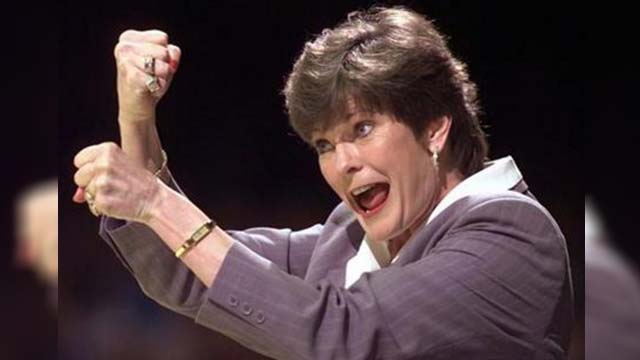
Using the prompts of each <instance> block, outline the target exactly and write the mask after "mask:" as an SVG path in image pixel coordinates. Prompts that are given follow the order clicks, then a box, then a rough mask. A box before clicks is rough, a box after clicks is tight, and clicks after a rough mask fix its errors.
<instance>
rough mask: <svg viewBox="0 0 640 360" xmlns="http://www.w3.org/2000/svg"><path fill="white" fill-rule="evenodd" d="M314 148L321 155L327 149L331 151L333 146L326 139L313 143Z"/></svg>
mask: <svg viewBox="0 0 640 360" xmlns="http://www.w3.org/2000/svg"><path fill="white" fill-rule="evenodd" d="M315 148H316V152H317V153H318V155H322V154H324V153H326V152H328V151H331V149H333V146H332V145H331V143H330V142H328V141H327V140H318V141H316V143H315Z"/></svg>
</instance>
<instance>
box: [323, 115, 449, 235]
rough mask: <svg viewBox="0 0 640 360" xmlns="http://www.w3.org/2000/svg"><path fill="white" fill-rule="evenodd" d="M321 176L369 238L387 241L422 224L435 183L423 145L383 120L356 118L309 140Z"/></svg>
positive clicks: (406, 129)
mask: <svg viewBox="0 0 640 360" xmlns="http://www.w3.org/2000/svg"><path fill="white" fill-rule="evenodd" d="M313 144H314V146H315V148H316V150H317V151H318V154H319V163H320V170H321V172H322V175H323V176H324V178H325V180H326V181H327V183H329V185H330V186H331V188H332V189H333V190H334V191H335V192H336V194H338V196H339V197H340V199H342V201H344V202H345V203H346V204H348V205H349V207H350V208H351V209H352V210H353V212H354V213H355V214H356V215H357V218H358V221H359V222H360V224H361V225H362V227H363V228H364V230H365V232H366V233H367V236H368V237H369V238H370V239H372V240H374V241H379V242H383V241H388V240H390V239H393V238H395V237H397V236H399V235H405V234H406V232H407V231H409V233H413V231H414V230H415V228H416V227H417V226H419V225H420V224H421V223H422V222H423V221H425V220H426V217H427V215H428V214H429V213H430V212H431V210H432V209H433V207H434V206H435V203H436V198H437V197H438V194H437V186H436V185H437V180H436V177H435V168H434V165H433V162H432V160H431V154H430V153H429V152H428V151H427V145H426V141H425V142H424V144H423V143H421V142H419V141H418V140H416V138H415V136H414V135H413V133H412V131H411V129H410V128H409V127H407V126H406V125H404V124H402V123H400V122H398V121H394V120H393V118H392V117H391V116H389V115H385V114H365V113H355V114H352V115H350V116H349V119H348V120H347V121H345V122H341V123H339V124H337V125H336V126H334V127H333V128H331V129H329V130H327V131H325V132H323V133H317V134H314V136H313Z"/></svg>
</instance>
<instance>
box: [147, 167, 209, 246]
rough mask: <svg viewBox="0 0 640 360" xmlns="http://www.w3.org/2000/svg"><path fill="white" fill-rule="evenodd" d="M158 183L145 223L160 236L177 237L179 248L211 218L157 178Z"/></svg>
mask: <svg viewBox="0 0 640 360" xmlns="http://www.w3.org/2000/svg"><path fill="white" fill-rule="evenodd" d="M156 182H157V184H158V185H157V186H158V189H157V190H156V194H155V195H154V196H153V197H152V199H153V200H151V202H150V206H149V211H148V215H147V216H146V218H145V220H144V223H145V225H147V226H149V227H150V228H151V229H152V230H154V231H155V232H156V233H157V234H159V235H161V234H167V233H171V234H175V235H177V238H178V239H180V240H179V243H176V248H177V246H179V245H181V244H182V241H184V239H186V238H188V237H189V236H190V235H191V234H192V233H193V231H195V230H196V229H197V228H198V227H199V226H201V225H202V224H203V223H204V222H206V221H208V220H209V218H208V217H207V216H206V214H204V213H203V212H202V211H200V209H198V208H197V207H196V206H195V205H194V204H193V203H192V202H191V201H190V200H189V199H188V198H186V197H184V196H183V195H181V194H179V193H177V192H176V191H174V190H173V189H171V188H170V187H168V186H167V185H165V184H164V183H163V182H162V181H161V180H160V179H157V178H156ZM178 214H179V216H177V215H178ZM173 250H175V249H173Z"/></svg>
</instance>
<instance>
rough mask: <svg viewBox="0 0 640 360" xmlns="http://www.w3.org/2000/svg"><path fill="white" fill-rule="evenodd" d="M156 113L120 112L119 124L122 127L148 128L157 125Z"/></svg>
mask: <svg viewBox="0 0 640 360" xmlns="http://www.w3.org/2000/svg"><path fill="white" fill-rule="evenodd" d="M155 123H156V113H155V110H154V111H151V112H137V113H134V112H126V111H120V112H118V124H120V126H121V127H122V126H140V125H143V126H146V125H155Z"/></svg>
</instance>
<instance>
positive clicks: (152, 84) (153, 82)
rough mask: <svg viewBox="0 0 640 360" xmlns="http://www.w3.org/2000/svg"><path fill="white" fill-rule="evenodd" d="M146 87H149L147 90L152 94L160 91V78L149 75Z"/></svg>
mask: <svg viewBox="0 0 640 360" xmlns="http://www.w3.org/2000/svg"><path fill="white" fill-rule="evenodd" d="M146 85H147V89H148V90H149V92H150V93H152V94H153V93H154V92H156V91H158V90H160V82H159V81H158V77H157V76H151V75H149V78H148V79H147V83H146Z"/></svg>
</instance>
